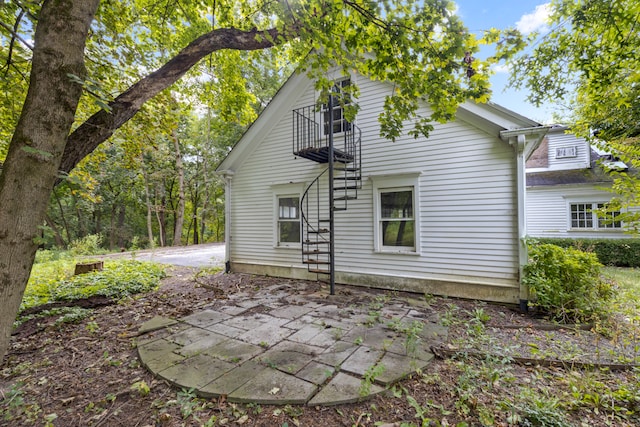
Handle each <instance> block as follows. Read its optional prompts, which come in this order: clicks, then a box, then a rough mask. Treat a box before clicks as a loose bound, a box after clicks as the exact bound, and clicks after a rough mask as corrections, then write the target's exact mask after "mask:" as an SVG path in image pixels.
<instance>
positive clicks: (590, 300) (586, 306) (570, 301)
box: [523, 243, 615, 323]
mask: <svg viewBox="0 0 640 427" xmlns="http://www.w3.org/2000/svg"><path fill="white" fill-rule="evenodd" d="M601 267H602V264H600V263H599V262H598V259H597V257H596V255H595V254H593V253H587V252H582V251H580V250H578V249H575V248H562V247H559V246H556V245H550V244H538V243H533V244H530V245H529V263H528V264H527V265H526V266H525V269H524V278H523V281H524V283H525V284H526V285H528V286H529V291H530V293H531V304H532V305H533V306H535V307H537V308H538V309H539V310H540V311H541V312H542V313H544V314H548V315H549V316H550V317H552V318H553V319H555V320H558V321H561V322H565V323H581V322H591V321H595V320H597V319H599V318H603V317H606V314H607V304H608V303H609V302H610V301H611V300H612V299H613V297H614V295H615V289H614V288H613V286H612V285H611V284H610V283H608V282H605V281H604V280H602V278H601V276H600V273H601Z"/></svg>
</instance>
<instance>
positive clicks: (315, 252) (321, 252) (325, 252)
mask: <svg viewBox="0 0 640 427" xmlns="http://www.w3.org/2000/svg"><path fill="white" fill-rule="evenodd" d="M330 253H331V252H329V251H319V250H315V251H302V255H329V254H330Z"/></svg>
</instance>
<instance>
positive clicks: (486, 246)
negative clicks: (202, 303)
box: [218, 72, 548, 303]
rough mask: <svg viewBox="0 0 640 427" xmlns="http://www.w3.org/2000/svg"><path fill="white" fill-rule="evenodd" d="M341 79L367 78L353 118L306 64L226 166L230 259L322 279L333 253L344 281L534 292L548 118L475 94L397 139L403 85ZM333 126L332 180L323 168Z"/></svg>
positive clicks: (241, 267)
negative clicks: (527, 266)
mask: <svg viewBox="0 0 640 427" xmlns="http://www.w3.org/2000/svg"><path fill="white" fill-rule="evenodd" d="M334 80H335V81H336V87H338V88H340V87H344V86H345V85H347V84H350V83H351V82H354V81H356V82H357V84H358V86H359V87H360V97H359V98H358V100H357V102H358V104H359V106H360V110H359V112H358V114H357V117H356V119H355V121H353V123H349V122H346V121H345V120H344V117H343V116H342V107H341V106H340V105H339V104H338V105H337V106H336V105H334V106H333V107H332V109H331V111H324V112H317V111H316V109H315V108H314V107H313V106H314V105H315V104H316V101H317V99H318V94H317V93H316V91H315V90H314V85H313V82H312V81H310V80H309V79H308V78H307V77H306V76H305V75H303V74H294V75H293V76H292V77H291V78H290V79H289V80H288V81H287V82H286V84H285V85H284V86H283V87H282V88H281V89H280V91H279V92H278V93H277V95H276V96H275V97H274V99H273V100H272V101H271V103H270V104H269V105H268V106H267V108H266V109H265V110H264V112H263V113H262V114H261V115H260V117H259V118H258V119H257V120H256V121H255V122H254V123H253V125H252V126H251V127H250V128H249V129H248V130H247V132H246V133H245V134H244V136H243V137H242V138H241V140H240V141H239V142H238V143H237V144H236V146H235V147H234V148H233V150H232V151H231V152H230V153H229V155H228V156H227V158H226V159H225V160H224V161H223V162H222V163H221V164H220V166H219V167H218V172H219V173H220V174H221V175H223V176H224V177H225V182H226V226H227V228H226V236H225V237H226V245H227V270H228V271H233V272H245V273H255V274H265V275H270V276H278V277H288V278H301V279H312V280H315V279H316V278H318V277H320V278H327V277H329V275H325V274H322V272H328V270H327V268H328V264H329V262H330V261H329V260H330V259H331V258H333V259H332V262H333V263H334V265H335V269H334V272H335V282H336V283H345V284H353V285H363V286H372V287H379V288H388V289H399V290H408V291H414V292H420V293H434V294H440V295H449V296H459V297H467V298H479V299H484V300H492V301H502V302H510V303H517V302H521V303H522V302H523V301H526V299H527V290H526V289H525V288H522V287H521V284H520V280H519V278H520V276H521V268H522V266H523V265H524V263H526V252H525V249H523V246H522V244H521V239H520V237H524V235H525V232H526V230H525V228H526V227H525V224H524V197H525V192H524V189H525V169H524V165H525V161H524V159H525V158H526V157H527V156H528V155H529V154H530V153H531V152H532V151H533V150H534V149H535V148H536V147H537V145H538V143H539V142H540V140H541V139H542V137H543V136H544V134H545V133H546V131H547V129H548V127H544V126H541V125H539V124H538V123H536V122H534V121H532V120H529V119H527V118H525V117H522V116H520V115H518V114H516V113H514V112H512V111H509V110H507V109H505V108H502V107H500V106H497V105H495V104H474V103H466V104H464V105H463V106H461V107H460V109H459V111H458V113H457V118H456V120H455V121H453V122H450V123H446V124H436V125H435V129H434V130H433V131H432V132H431V134H430V136H429V138H424V137H421V138H417V139H414V138H413V137H409V136H404V137H401V138H398V139H397V140H396V141H395V142H391V141H388V140H385V139H383V138H382V137H380V135H379V134H380V128H379V123H378V115H379V113H380V111H381V109H382V108H383V102H384V97H385V96H386V95H389V94H391V93H392V91H393V90H394V89H393V85H391V84H388V83H384V82H380V81H372V80H370V79H368V78H366V77H363V76H356V75H353V76H351V77H350V79H345V78H344V77H342V76H341V75H340V73H338V72H336V75H335V78H334ZM421 108H422V110H421V111H422V113H423V114H427V113H428V106H426V105H424V106H422V107H421ZM329 120H331V121H330V122H329ZM406 126H407V130H408V129H410V127H411V124H407V125H406ZM329 136H332V137H333V138H334V145H335V147H336V148H335V150H336V151H335V153H334V154H335V156H334V159H335V165H334V170H333V173H334V178H335V179H334V180H333V181H330V180H329V179H328V175H329V173H330V172H324V171H326V170H327V167H328V164H327V163H324V162H327V161H329V159H330V156H329V155H328V154H327V149H326V147H325V146H324V145H323V144H324V142H323V141H325V140H326V138H328V137H329ZM294 152H295V153H297V155H294ZM323 172H324V173H323ZM317 177H319V178H318V180H317V181H314V180H316V178H317ZM330 182H333V187H334V193H329V191H328V190H327V187H328V186H329V183H330ZM310 186H311V188H310ZM309 188H310V189H309ZM307 189H309V191H307ZM340 191H343V192H342V193H340ZM329 194H333V195H334V196H333V197H331V199H332V200H333V203H335V209H334V212H333V213H334V215H333V217H334V218H333V223H331V218H330V217H331V211H330V209H329V208H328V203H329V199H330V197H329ZM309 219H311V220H312V221H311V220H310V222H313V224H306V220H309ZM323 224H324V225H323ZM330 228H333V229H334V238H333V240H332V241H329V240H327V239H328V237H326V236H328V235H329V229H330Z"/></svg>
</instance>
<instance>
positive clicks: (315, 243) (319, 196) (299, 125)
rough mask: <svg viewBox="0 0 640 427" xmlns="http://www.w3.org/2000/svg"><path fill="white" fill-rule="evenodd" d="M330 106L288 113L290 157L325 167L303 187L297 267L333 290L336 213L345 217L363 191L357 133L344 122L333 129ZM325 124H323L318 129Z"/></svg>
mask: <svg viewBox="0 0 640 427" xmlns="http://www.w3.org/2000/svg"><path fill="white" fill-rule="evenodd" d="M331 103H332V100H329V103H328V105H324V106H323V107H322V108H321V109H318V108H317V107H316V106H315V105H313V106H307V107H302V108H298V109H295V110H293V154H294V155H296V156H298V157H302V158H305V159H308V160H311V161H313V162H316V163H320V164H324V165H327V166H326V168H324V169H323V170H322V172H320V173H319V174H318V176H316V178H315V179H314V180H313V181H312V182H311V183H310V184H309V185H308V186H307V188H306V189H305V191H304V194H303V195H302V198H301V200H300V209H301V223H302V248H301V250H302V263H303V264H306V265H307V269H308V270H309V272H311V273H315V274H317V275H318V280H328V282H329V284H330V293H331V294H332V295H333V294H334V290H335V254H336V252H335V221H336V213H339V212H342V211H346V210H347V208H348V206H349V202H350V201H352V200H355V199H357V198H358V191H359V190H360V189H361V188H362V171H361V154H362V153H361V132H360V129H359V128H358V127H357V126H356V125H354V124H352V123H348V122H345V121H343V123H342V124H340V123H339V124H338V126H337V127H336V123H334V114H332V112H333V111H334V110H333V106H332V105H331ZM321 118H324V120H322V121H323V123H322V124H321V123H319V121H320V120H318V119H321Z"/></svg>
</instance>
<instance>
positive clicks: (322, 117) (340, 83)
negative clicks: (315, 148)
mask: <svg viewBox="0 0 640 427" xmlns="http://www.w3.org/2000/svg"><path fill="white" fill-rule="evenodd" d="M346 81H348V82H349V84H348V85H349V86H350V85H352V84H353V80H352V79H351V77H343V78H340V79H336V80H334V81H333V86H338V87H339V88H340V90H342V88H343V87H344V86H343V83H344V82H346ZM329 96H331V95H329ZM352 103H353V99H351V100H350V102H349V104H352ZM326 108H328V104H324V105H323V108H322V111H321V112H320V123H321V132H322V135H323V136H328V135H329V132H327V130H328V129H325V127H328V126H329V122H328V121H327V122H325V114H333V111H335V110H338V109H339V110H340V111H341V112H342V114H341V116H342V119H341V120H340V121H341V123H342V124H341V126H340V130H339V131H337V132H334V131H333V130H331V131H332V132H333V134H334V135H341V134H343V133H344V132H345V131H349V130H351V126H352V125H353V122H349V121H347V119H345V118H344V105H334V106H333V111H331V112H329V111H328V110H327V109H326ZM334 126H335V121H334ZM345 128H348V129H345Z"/></svg>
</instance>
